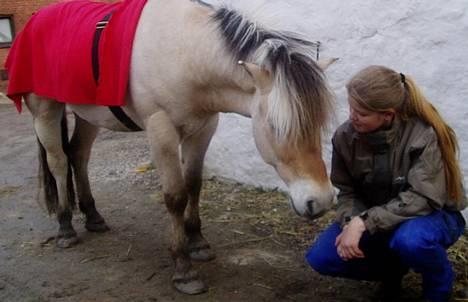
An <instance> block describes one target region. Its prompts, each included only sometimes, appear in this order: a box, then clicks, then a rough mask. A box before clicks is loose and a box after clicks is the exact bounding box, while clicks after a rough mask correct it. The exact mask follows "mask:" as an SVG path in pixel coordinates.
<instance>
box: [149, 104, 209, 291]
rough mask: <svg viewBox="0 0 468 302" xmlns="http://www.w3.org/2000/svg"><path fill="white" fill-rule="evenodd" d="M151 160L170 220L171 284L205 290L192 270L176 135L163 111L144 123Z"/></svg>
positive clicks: (185, 197) (180, 287) (183, 288)
mask: <svg viewBox="0 0 468 302" xmlns="http://www.w3.org/2000/svg"><path fill="white" fill-rule="evenodd" d="M147 133H148V140H149V142H150V146H151V151H152V155H153V162H154V163H156V165H157V166H158V171H159V174H160V181H161V185H162V189H163V193H164V201H165V203H166V207H167V210H168V212H169V214H170V215H171V221H172V231H173V234H172V244H171V248H170V251H171V255H172V258H173V260H174V263H175V273H174V276H173V278H172V282H173V285H174V287H175V288H176V289H177V290H179V291H181V292H183V293H186V294H199V293H202V292H204V291H206V287H205V284H204V283H203V282H202V281H201V280H200V279H199V277H198V273H197V272H196V271H195V270H194V269H193V267H192V262H191V260H190V257H189V253H188V238H187V235H186V233H185V224H184V211H185V208H186V206H187V191H186V186H185V182H184V178H183V175H182V170H181V164H180V159H179V151H178V150H179V142H180V137H179V134H178V132H177V130H176V128H175V127H174V125H173V124H172V121H171V119H170V117H169V116H168V115H167V114H166V113H165V112H163V111H159V112H157V113H155V114H153V115H152V116H151V117H150V118H149V120H148V123H147Z"/></svg>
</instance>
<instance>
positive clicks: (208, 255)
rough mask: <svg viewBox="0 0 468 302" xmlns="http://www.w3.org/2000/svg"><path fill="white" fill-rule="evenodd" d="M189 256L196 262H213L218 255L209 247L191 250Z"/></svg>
mask: <svg viewBox="0 0 468 302" xmlns="http://www.w3.org/2000/svg"><path fill="white" fill-rule="evenodd" d="M189 255H190V259H192V260H194V261H211V260H213V259H215V258H216V254H215V253H214V252H213V250H212V249H210V248H209V247H207V248H194V249H191V250H190V252H189Z"/></svg>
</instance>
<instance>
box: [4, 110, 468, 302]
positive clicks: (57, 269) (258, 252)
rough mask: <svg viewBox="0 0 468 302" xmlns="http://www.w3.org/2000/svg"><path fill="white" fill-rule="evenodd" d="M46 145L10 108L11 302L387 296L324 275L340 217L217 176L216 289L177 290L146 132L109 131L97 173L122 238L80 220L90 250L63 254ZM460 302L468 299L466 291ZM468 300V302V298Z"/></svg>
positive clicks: (7, 248)
mask: <svg viewBox="0 0 468 302" xmlns="http://www.w3.org/2000/svg"><path fill="white" fill-rule="evenodd" d="M35 144H36V142H35V137H34V134H33V130H32V128H31V117H30V115H29V114H28V113H27V112H25V113H23V114H21V115H18V114H17V113H16V112H15V110H14V107H13V106H11V105H1V104H0V301H2V302H6V301H11V302H18V301H28V302H43V301H100V302H104V301H138V302H139V301H141V302H143V301H149V302H150V301H153V302H154V301H176V302H178V301H194V302H197V301H362V302H366V301H376V300H375V299H374V298H373V295H374V292H375V289H376V286H377V285H376V284H374V283H369V282H358V281H351V280H344V279H337V278H328V277H323V276H320V275H318V274H317V273H315V272H313V271H312V270H311V269H310V268H309V267H308V266H307V265H306V263H305V261H304V257H303V255H304V251H305V249H306V247H307V246H308V245H309V244H310V243H311V242H313V240H314V238H315V237H316V236H317V234H318V233H319V231H320V230H322V229H323V228H324V227H325V226H326V225H327V224H328V223H329V222H330V221H331V219H332V217H333V212H331V213H329V214H328V215H326V216H325V217H322V218H320V219H319V220H317V221H314V222H307V221H305V220H303V219H301V218H299V217H297V216H295V215H294V214H293V213H292V211H291V210H290V209H289V208H288V206H287V204H286V202H285V199H284V196H283V195H282V194H281V193H279V192H264V191H261V190H258V189H255V188H249V187H244V186H242V185H240V184H237V183H232V182H227V181H220V180H217V179H211V180H207V181H206V182H205V183H204V188H203V192H202V201H201V212H202V221H203V230H204V234H205V236H206V237H207V239H208V240H209V241H210V243H211V244H212V247H214V249H215V250H216V253H217V258H216V259H215V260H214V261H212V262H209V263H197V264H195V265H196V267H198V269H199V271H200V275H201V276H202V278H203V280H204V281H205V282H206V283H207V285H208V286H209V290H208V292H207V293H205V294H202V295H198V296H186V295H183V294H180V293H178V292H176V291H175V290H174V289H173V288H172V286H171V282H170V280H171V276H172V271H173V268H172V262H171V259H170V256H169V252H168V247H169V242H170V233H169V232H170V220H169V218H168V215H167V212H166V209H165V206H164V204H163V203H162V198H161V194H160V191H159V190H158V188H159V185H158V178H157V176H156V175H155V174H156V173H155V171H154V170H149V171H144V170H138V167H140V166H141V165H142V164H144V163H146V162H148V161H149V156H148V148H147V145H146V141H145V135H144V133H140V134H125V133H112V132H108V131H102V132H101V133H100V134H99V137H98V140H97V142H96V144H95V148H94V151H93V155H92V161H91V164H90V178H91V182H92V188H93V191H94V196H95V199H96V202H97V206H98V209H99V210H100V212H101V214H102V215H103V216H104V217H105V219H106V220H107V223H108V225H109V226H110V227H111V231H109V232H107V233H104V234H94V233H89V232H87V231H86V230H85V228H84V226H83V218H82V216H81V215H80V214H79V213H76V215H75V217H74V225H75V229H76V230H77V232H78V234H79V237H80V239H81V243H80V244H79V245H77V246H76V247H73V248H70V249H65V250H61V249H58V248H56V247H55V246H54V244H53V243H52V242H49V243H44V241H45V240H46V239H47V238H48V237H50V236H53V235H55V232H56V229H57V223H56V222H55V219H54V218H50V217H48V215H47V214H46V213H45V211H44V210H43V209H41V207H40V206H39V204H38V203H37V202H36V192H37V180H36V173H37V162H36V151H37V150H36V145H35ZM467 251H468V237H466V235H465V237H463V238H462V239H461V240H460V241H459V242H458V243H457V245H456V246H455V247H453V248H451V249H450V256H451V259H452V260H453V261H454V263H455V264H454V267H455V270H456V272H457V281H456V290H460V289H462V288H465V286H466V285H468V272H467V270H468V268H467V259H466V258H467ZM420 282H421V280H420V278H419V276H418V275H415V274H410V275H409V276H407V277H406V278H405V296H404V299H403V300H402V301H416V300H417V299H418V298H419V295H420ZM454 301H463V300H462V299H461V298H460V296H456V297H455V298H454ZM465 301H468V300H465Z"/></svg>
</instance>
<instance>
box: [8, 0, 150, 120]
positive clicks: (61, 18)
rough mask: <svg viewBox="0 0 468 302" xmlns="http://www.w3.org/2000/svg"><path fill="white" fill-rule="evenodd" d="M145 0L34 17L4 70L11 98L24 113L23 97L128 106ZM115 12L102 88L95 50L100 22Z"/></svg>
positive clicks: (56, 9)
mask: <svg viewBox="0 0 468 302" xmlns="http://www.w3.org/2000/svg"><path fill="white" fill-rule="evenodd" d="M146 1H147V0H124V1H123V2H118V3H100V2H92V1H83V0H78V1H71V2H62V3H58V4H54V5H51V6H48V7H45V8H43V9H41V10H40V11H39V12H37V13H36V14H34V15H33V16H32V18H31V19H30V20H29V22H28V23H27V24H26V26H25V28H24V29H23V31H22V32H20V33H19V35H18V36H17V37H16V39H15V42H14V43H13V46H12V48H11V49H10V51H9V54H8V58H7V60H6V63H5V67H6V69H7V70H8V74H9V83H8V91H7V95H8V96H9V97H10V98H11V99H12V100H14V101H15V103H16V106H17V108H18V111H20V112H21V97H22V96H23V95H25V94H27V93H30V92H34V93H35V94H37V95H40V96H44V97H48V98H52V99H56V100H58V101H60V102H66V103H73V104H95V105H107V106H109V105H118V106H121V105H124V104H125V94H126V91H127V86H128V77H129V69H130V57H131V52H132V46H133V38H134V35H135V31H136V27H137V24H138V20H139V18H140V14H141V11H142V9H143V7H144V5H145V4H146ZM111 11H114V13H113V15H112V17H111V19H110V21H109V23H108V24H107V26H106V28H105V29H104V30H103V32H102V35H101V40H100V47H99V63H100V64H99V65H100V77H99V85H96V83H95V81H94V78H93V69H92V63H91V49H92V41H93V36H94V32H95V30H96V23H97V22H99V21H101V20H102V18H103V17H104V16H105V15H107V14H108V13H109V12H111Z"/></svg>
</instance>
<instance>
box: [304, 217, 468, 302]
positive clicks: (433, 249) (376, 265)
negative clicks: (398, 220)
mask: <svg viewBox="0 0 468 302" xmlns="http://www.w3.org/2000/svg"><path fill="white" fill-rule="evenodd" d="M464 228H465V221H464V219H463V218H462V216H461V214H460V213H459V212H449V211H444V210H442V211H436V212H434V213H432V214H430V215H427V216H421V217H417V218H414V219H411V220H408V221H406V222H404V223H402V224H400V225H399V226H398V227H397V228H396V229H394V230H393V231H391V232H385V233H375V234H373V235H370V234H369V233H368V232H364V234H363V236H362V238H361V241H360V242H359V246H360V248H361V250H362V251H363V252H364V254H365V255H366V257H365V258H362V259H357V258H356V259H351V260H348V261H344V260H343V259H341V258H340V256H338V253H337V250H336V247H335V239H336V237H337V236H338V235H339V234H340V233H341V228H340V226H339V225H338V224H336V223H335V224H332V225H331V226H330V227H328V229H326V230H325V231H324V232H323V233H322V234H321V235H320V236H319V238H318V239H317V241H316V242H315V243H314V244H313V245H312V246H311V247H310V248H309V250H308V251H307V254H306V258H307V261H308V262H309V264H310V266H312V268H313V269H314V270H316V271H317V272H319V273H320V274H323V275H330V276H336V277H344V278H351V279H356V280H369V281H386V280H391V279H394V278H401V277H402V276H403V275H405V274H406V273H407V272H408V269H410V268H411V269H413V270H414V271H415V272H417V273H420V274H421V275H422V280H423V294H424V296H425V297H426V298H427V299H429V300H431V301H446V300H448V298H449V297H450V294H451V291H452V283H453V279H454V274H453V271H452V266H451V264H450V262H449V260H448V258H447V252H446V249H447V248H448V247H449V246H451V245H452V244H454V243H455V242H456V241H457V240H458V238H459V237H460V235H461V234H462V233H463V231H464Z"/></svg>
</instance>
